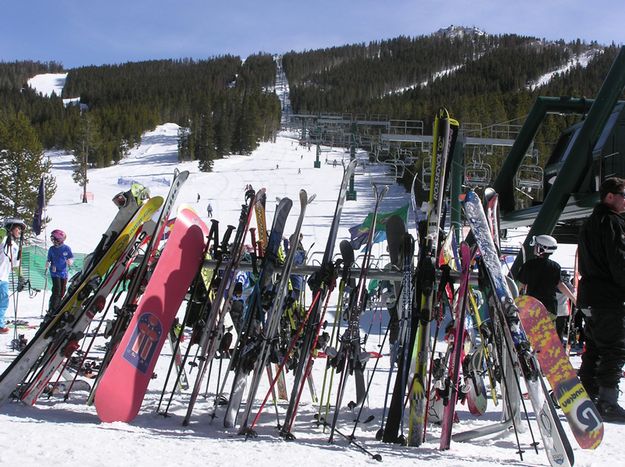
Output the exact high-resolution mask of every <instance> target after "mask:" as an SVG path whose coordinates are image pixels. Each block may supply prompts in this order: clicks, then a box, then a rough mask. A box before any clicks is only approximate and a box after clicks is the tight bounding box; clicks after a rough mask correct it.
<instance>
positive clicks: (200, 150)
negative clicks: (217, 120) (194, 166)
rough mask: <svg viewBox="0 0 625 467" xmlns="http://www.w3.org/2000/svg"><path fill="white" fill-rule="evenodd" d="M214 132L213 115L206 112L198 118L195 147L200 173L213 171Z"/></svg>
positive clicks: (214, 154) (214, 153)
mask: <svg viewBox="0 0 625 467" xmlns="http://www.w3.org/2000/svg"><path fill="white" fill-rule="evenodd" d="M215 156H216V152H215V132H214V130H213V115H212V112H210V111H207V112H206V113H204V114H202V115H201V116H200V125H199V134H198V135H197V144H196V147H195V158H196V159H197V160H198V161H199V163H198V165H199V169H200V171H202V172H210V171H212V170H213V161H214V160H215Z"/></svg>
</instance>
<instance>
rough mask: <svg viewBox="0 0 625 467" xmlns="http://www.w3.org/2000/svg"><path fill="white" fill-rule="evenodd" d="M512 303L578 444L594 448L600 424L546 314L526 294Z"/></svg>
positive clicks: (597, 441) (545, 310) (584, 447)
mask: <svg viewBox="0 0 625 467" xmlns="http://www.w3.org/2000/svg"><path fill="white" fill-rule="evenodd" d="M515 303H516V306H517V307H518V309H519V317H520V318H521V324H522V325H523V329H524V330H525V334H526V335H527V338H528V340H529V341H530V343H531V344H532V347H533V348H534V351H535V353H536V358H537V359H538V362H539V363H540V367H541V369H542V371H543V373H544V374H545V377H546V378H547V381H549V384H550V385H551V388H552V389H553V392H554V395H555V396H556V397H557V399H558V403H559V404H560V407H561V408H562V411H563V412H564V415H566V418H567V419H568V421H569V424H570V426H571V430H572V431H573V435H574V436H575V439H576V440H577V443H578V444H579V445H580V447H581V448H583V449H595V448H596V447H597V446H599V444H601V440H602V438H603V421H602V420H601V416H600V415H599V412H598V411H597V408H596V407H595V405H594V404H593V402H592V401H591V400H590V397H588V393H586V390H585V389H584V386H582V383H580V381H579V379H578V378H577V374H576V373H575V370H574V369H573V366H572V365H571V362H570V360H569V358H568V357H567V355H566V353H565V352H564V348H563V347H562V343H561V342H560V339H559V338H558V335H557V334H556V328H555V326H554V324H553V322H552V320H551V317H550V314H549V311H547V309H546V308H545V307H544V305H543V304H542V303H541V302H540V301H539V300H537V299H535V298H534V297H530V296H529V295H521V296H519V297H517V298H516V300H515Z"/></svg>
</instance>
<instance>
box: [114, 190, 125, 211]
mask: <svg viewBox="0 0 625 467" xmlns="http://www.w3.org/2000/svg"><path fill="white" fill-rule="evenodd" d="M113 203H114V204H115V206H117V207H118V208H123V207H125V206H127V205H128V196H126V193H124V192H120V193H117V194H116V195H115V196H113Z"/></svg>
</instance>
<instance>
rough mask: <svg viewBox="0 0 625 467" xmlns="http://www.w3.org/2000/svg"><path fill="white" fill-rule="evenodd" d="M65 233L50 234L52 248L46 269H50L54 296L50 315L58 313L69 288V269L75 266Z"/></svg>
mask: <svg viewBox="0 0 625 467" xmlns="http://www.w3.org/2000/svg"><path fill="white" fill-rule="evenodd" d="M66 238H67V236H66V235H65V232H63V231H62V230H59V229H54V230H53V231H52V233H51V234H50V240H52V246H51V247H50V248H49V249H48V261H47V262H46V269H50V277H51V278H52V295H51V296H50V302H49V304H48V313H56V311H57V308H58V306H59V305H60V304H61V300H63V296H64V295H65V290H66V288H67V277H68V267H69V266H71V265H72V264H74V254H73V253H72V249H71V248H70V247H69V246H68V245H66V244H65V240H66Z"/></svg>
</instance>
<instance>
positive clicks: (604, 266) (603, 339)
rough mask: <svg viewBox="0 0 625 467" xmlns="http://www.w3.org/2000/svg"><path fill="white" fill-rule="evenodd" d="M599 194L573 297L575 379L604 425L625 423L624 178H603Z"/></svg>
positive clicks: (585, 231) (583, 240) (584, 231)
mask: <svg viewBox="0 0 625 467" xmlns="http://www.w3.org/2000/svg"><path fill="white" fill-rule="evenodd" d="M599 196H600V200H601V201H600V202H599V204H597V205H596V206H595V208H594V209H593V211H592V214H591V215H590V217H589V218H588V219H587V220H586V222H584V225H583V226H582V228H581V231H580V234H579V250H578V251H579V272H580V275H581V279H580V281H579V290H578V293H577V296H578V301H579V307H580V308H581V310H582V312H583V313H584V315H585V316H586V323H585V328H584V337H585V339H586V346H585V349H584V353H583V354H582V365H581V367H580V369H579V371H578V373H577V375H578V376H579V379H580V381H581V382H582V384H583V385H584V388H586V391H587V392H588V394H589V395H590V396H591V397H592V398H597V408H598V409H599V413H600V414H601V417H602V418H603V421H605V422H611V423H620V424H625V409H623V408H622V407H621V406H620V405H619V404H618V397H619V382H620V380H621V377H622V375H623V364H624V363H625V304H624V303H625V219H623V217H621V215H622V214H623V213H625V179H622V178H616V177H613V178H607V179H605V180H604V181H603V183H601V186H600V187H599Z"/></svg>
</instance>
